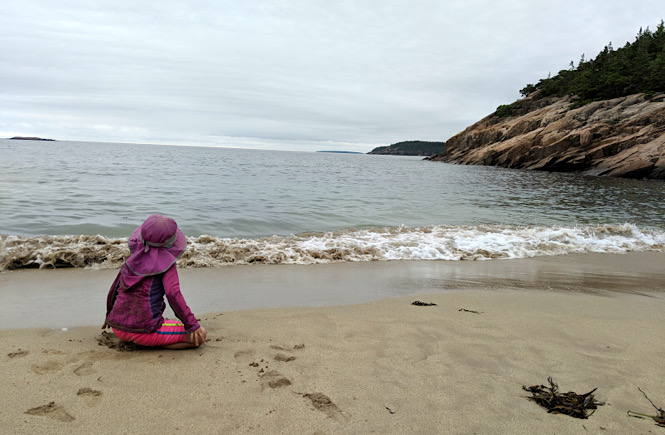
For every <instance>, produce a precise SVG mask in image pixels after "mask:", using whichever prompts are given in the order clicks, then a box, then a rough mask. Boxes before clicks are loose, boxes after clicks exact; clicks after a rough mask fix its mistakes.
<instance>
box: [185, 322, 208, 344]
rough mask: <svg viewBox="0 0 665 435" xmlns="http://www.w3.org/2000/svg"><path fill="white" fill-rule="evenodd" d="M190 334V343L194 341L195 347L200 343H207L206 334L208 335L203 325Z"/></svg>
mask: <svg viewBox="0 0 665 435" xmlns="http://www.w3.org/2000/svg"><path fill="white" fill-rule="evenodd" d="M189 334H190V336H189V340H188V341H190V343H192V344H193V345H194V347H199V346H200V345H202V344H203V343H205V342H206V336H207V335H208V333H207V331H206V329H205V328H204V327H203V326H201V327H200V328H199V329H197V330H196V331H194V332H190V333H189Z"/></svg>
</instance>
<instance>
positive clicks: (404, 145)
mask: <svg viewBox="0 0 665 435" xmlns="http://www.w3.org/2000/svg"><path fill="white" fill-rule="evenodd" d="M445 145H446V143H445V142H426V141H421V140H411V141H405V142H397V143H394V144H392V145H388V146H383V147H377V148H374V149H373V150H372V151H370V152H368V153H367V154H384V155H392V156H433V155H436V154H440V153H442V152H443V147H444V146H445Z"/></svg>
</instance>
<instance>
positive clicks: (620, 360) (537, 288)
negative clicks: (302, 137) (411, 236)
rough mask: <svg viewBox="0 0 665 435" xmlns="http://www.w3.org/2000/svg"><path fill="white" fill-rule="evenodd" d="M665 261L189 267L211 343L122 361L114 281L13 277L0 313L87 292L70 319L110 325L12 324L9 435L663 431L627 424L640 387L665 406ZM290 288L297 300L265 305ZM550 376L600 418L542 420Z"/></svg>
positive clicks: (652, 257)
mask: <svg viewBox="0 0 665 435" xmlns="http://www.w3.org/2000/svg"><path fill="white" fill-rule="evenodd" d="M663 260H665V254H663V253H635V254H627V255H609V254H606V255H598V256H596V255H582V256H577V257H575V256H565V257H551V258H545V259H532V260H510V261H491V262H467V263H466V264H462V263H464V262H460V263H458V264H448V265H446V264H443V263H446V262H414V263H417V264H414V263H411V264H404V263H392V264H391V263H381V264H379V263H369V264H340V265H329V266H330V267H311V266H305V267H301V268H299V269H298V268H297V267H293V268H283V267H280V266H277V267H253V266H249V267H247V268H230V269H226V270H225V269H223V268H222V269H186V270H183V271H182V273H181V275H182V276H181V279H182V283H183V289H184V290H183V293H184V294H185V297H186V298H187V300H188V302H189V304H190V306H192V308H193V309H194V311H195V312H196V313H197V314H198V315H199V318H200V319H201V322H202V324H203V325H205V326H206V328H207V329H208V331H209V334H208V342H207V343H206V344H205V345H204V346H202V347H200V348H198V349H196V350H191V351H167V350H145V349H135V348H130V349H125V348H124V347H122V346H120V347H114V346H116V345H119V344H120V343H119V342H117V341H115V340H114V336H113V335H112V334H111V335H102V331H101V330H100V329H99V327H100V325H101V323H102V321H103V310H104V301H103V296H102V300H96V298H97V295H98V294H103V295H105V290H106V289H107V288H108V285H109V284H110V281H109V279H108V278H109V276H110V277H112V276H113V275H114V273H115V272H114V271H108V270H107V271H86V270H72V271H19V272H12V273H5V274H2V275H1V277H2V284H0V296H1V297H2V298H3V299H2V301H3V306H4V307H5V308H3V309H2V310H3V311H2V313H3V316H5V314H7V315H9V311H15V310H16V309H17V308H19V307H18V305H17V304H19V301H18V299H19V298H18V297H17V296H16V294H17V292H18V290H17V287H20V288H22V289H24V290H25V291H37V290H35V288H38V291H40V292H44V293H46V292H48V291H49V290H53V291H54V292H55V294H59V293H57V292H59V291H62V292H66V291H67V290H64V289H65V288H67V287H75V288H80V286H81V285H82V283H86V282H87V283H88V285H87V286H88V287H89V288H91V290H90V291H91V292H92V293H93V294H94V295H95V296H94V297H90V298H89V297H86V298H84V301H83V302H81V301H77V302H72V306H73V307H74V308H73V309H75V310H76V309H79V308H81V309H86V310H88V311H93V312H95V313H94V316H96V317H98V318H99V322H98V324H97V325H94V326H91V325H93V323H92V322H90V323H85V324H86V325H88V326H73V327H67V328H65V329H64V330H63V327H61V326H60V324H59V323H58V322H59V320H57V316H53V317H51V316H50V311H49V310H47V311H44V312H42V314H41V316H40V317H42V318H43V319H45V320H44V321H45V322H46V323H45V324H48V323H49V322H50V323H51V325H50V326H49V327H46V326H40V327H34V325H33V326H30V324H29V319H30V317H33V316H34V314H33V313H32V312H29V311H24V316H23V319H24V320H25V319H28V320H25V321H27V322H28V323H22V324H21V325H20V326H19V328H21V329H15V327H16V324H12V325H8V324H7V323H5V324H3V329H2V330H0V336H1V337H2V338H1V340H0V343H1V344H0V346H1V348H0V367H2V377H1V378H0V387H1V388H2V391H3V392H4V394H3V395H2V397H1V398H0V400H1V401H2V404H1V405H2V406H0V420H1V421H2V422H3V423H4V424H3V429H2V430H1V431H2V432H4V433H157V432H166V431H169V432H188V433H215V434H226V433H310V434H314V433H319V434H323V433H330V434H332V433H453V434H455V433H460V434H471V433H478V434H489V433H510V434H522V433H523V434H531V433H553V434H567V433H604V434H607V433H612V434H624V433H661V432H663V430H665V429H663V428H660V427H657V426H655V425H654V422H653V421H652V420H650V419H637V418H633V417H630V416H628V415H627V411H629V410H630V411H636V412H642V413H647V414H654V413H655V410H654V409H653V407H652V406H651V404H650V403H649V402H648V401H647V400H646V398H645V397H644V396H643V395H642V393H640V391H639V390H638V387H639V388H641V389H642V390H643V391H644V392H645V393H647V395H648V396H649V398H650V399H652V400H653V401H654V402H655V403H656V404H657V405H659V406H661V407H663V406H665V376H664V375H665V369H663V360H664V359H665V340H664V338H665V333H664V332H663V331H665V315H664V314H663V313H664V312H665V292H663V290H664V288H663V287H662V283H663V282H664V281H663V272H662V270H661V269H662V265H663V264H664V263H663ZM428 263H429V264H428ZM435 263H436V264H435ZM447 263H450V262H447ZM390 270H392V272H389V271H390ZM61 272H63V273H61ZM391 274H392V275H391ZM335 277H336V278H335ZM317 280H318V282H319V284H318V286H317V285H316V282H317ZM224 282H225V283H227V284H221V283H224ZM354 282H355V283H356V285H357V286H359V288H364V287H368V286H369V287H373V288H376V290H375V291H373V292H368V294H364V295H361V296H358V298H360V299H363V298H364V299H365V301H362V300H358V299H354V298H350V297H348V296H345V298H347V301H348V302H347V303H351V304H353V305H345V304H343V303H344V301H343V300H342V301H340V300H337V299H331V300H329V301H324V303H322V304H320V305H328V306H297V305H315V304H312V303H310V302H308V300H307V299H306V298H305V299H304V301H303V296H302V295H307V294H311V293H314V294H315V295H316V294H317V293H316V292H320V291H321V289H323V291H324V292H327V291H330V289H335V288H339V289H340V292H341V293H342V294H346V293H345V292H348V293H350V294H356V293H358V290H357V289H356V288H355V287H354V288H352V289H348V288H347V287H348V286H349V285H351V283H354ZM224 285H228V286H232V287H234V288H236V289H244V288H247V289H248V292H249V294H250V295H252V294H254V293H256V296H251V297H250V298H249V299H250V302H249V304H250V306H251V304H252V303H254V302H253V301H254V299H256V300H257V301H259V300H260V296H261V295H260V292H261V291H262V290H261V289H264V286H271V288H272V289H273V290H274V293H273V296H269V295H264V297H265V298H266V299H267V300H268V301H269V303H267V304H266V305H265V306H261V305H258V306H255V308H254V309H242V308H240V309H239V308H237V307H238V306H242V304H240V305H234V303H231V304H230V308H228V309H218V308H217V306H216V305H213V304H212V303H211V302H209V300H213V299H215V297H214V296H210V295H211V294H213V295H217V299H220V298H221V299H222V302H221V306H222V307H223V305H224V304H223V298H222V297H221V296H220V293H219V291H217V290H216V287H219V286H222V287H223V286H224ZM312 286H314V287H312ZM293 287H299V288H296V289H294V288H293ZM188 288H190V289H192V291H188ZM342 288H345V290H344V291H342ZM31 289H32V290H31ZM194 289H196V290H194ZM407 290H409V291H407ZM263 291H265V289H264V290H263ZM280 291H281V292H283V293H284V294H289V293H290V292H295V293H297V294H298V295H301V296H293V298H294V299H293V300H296V301H298V300H299V301H301V302H300V303H293V302H292V301H291V300H290V299H289V302H288V304H290V305H291V307H280V308H268V307H267V306H270V305H271V304H275V305H279V298H277V299H275V297H274V295H279V294H280ZM400 292H401V293H402V294H401V295H400ZM295 293H294V294H295ZM63 294H66V293H63ZM287 299H288V298H287ZM315 299H316V298H315ZM342 299H344V298H342ZM415 300H420V301H424V302H428V303H435V304H436V305H433V306H414V305H412V304H411V303H412V302H413V301H415ZM93 302H94V304H95V305H94V306H92V305H91V304H93ZM243 303H247V301H245V302H243ZM284 303H286V302H284ZM206 306H207V307H208V308H210V309H208V310H206V309H205V307H206ZM5 317H6V316H5ZM35 321H36V319H35ZM10 328H11V329H10ZM550 376H551V377H552V378H553V380H554V381H555V382H557V383H558V384H559V387H560V389H561V391H562V392H567V391H571V390H572V391H575V392H577V393H580V394H582V393H586V392H588V391H590V390H592V389H594V388H597V390H596V392H595V396H596V398H597V400H599V401H602V402H605V405H604V406H600V407H599V408H598V409H597V410H596V412H595V413H594V414H593V415H591V416H590V417H589V418H588V419H585V420H583V419H575V418H572V417H570V416H567V415H560V414H559V415H555V414H548V413H547V412H546V410H545V409H544V408H541V407H540V406H538V405H537V404H536V403H534V402H533V401H530V400H527V397H528V396H529V395H530V394H529V393H527V392H525V391H523V390H522V386H530V385H535V384H545V383H546V382H547V378H548V377H550Z"/></svg>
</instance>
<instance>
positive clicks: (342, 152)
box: [317, 151, 362, 154]
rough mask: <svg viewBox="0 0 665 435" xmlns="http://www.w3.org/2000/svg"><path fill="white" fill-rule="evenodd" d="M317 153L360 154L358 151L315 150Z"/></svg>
mask: <svg viewBox="0 0 665 435" xmlns="http://www.w3.org/2000/svg"><path fill="white" fill-rule="evenodd" d="M317 153H335V154H362V153H360V152H358V151H317Z"/></svg>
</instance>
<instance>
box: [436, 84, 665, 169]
mask: <svg viewBox="0 0 665 435" xmlns="http://www.w3.org/2000/svg"><path fill="white" fill-rule="evenodd" d="M664 99H665V94H659V95H654V96H653V97H652V98H651V99H650V100H648V99H646V98H645V97H644V96H643V95H641V94H638V95H631V96H628V97H622V98H616V99H613V100H605V101H596V102H593V103H589V104H586V105H584V106H581V107H578V108H571V106H573V107H574V105H573V104H572V101H571V100H570V98H569V97H564V98H556V99H547V98H545V99H534V98H533V97H527V98H524V99H523V100H519V101H517V102H515V103H513V104H511V105H509V106H503V109H504V110H503V111H500V112H499V111H498V112H497V113H501V114H504V115H506V114H507V115H508V116H504V117H499V116H498V115H497V114H496V113H495V114H492V115H490V116H487V117H485V118H484V119H482V120H480V121H478V122H477V123H475V124H474V125H472V126H470V127H468V128H467V129H466V130H464V131H463V132H461V133H458V134H457V135H455V136H453V137H452V138H450V139H448V140H447V141H446V147H445V150H444V152H443V153H441V154H438V155H436V156H433V157H429V158H427V160H435V161H444V162H451V163H460V164H476V165H492V166H503V167H507V168H519V169H535V170H545V171H576V172H583V173H586V174H593V175H607V176H617V177H629V178H654V179H665V102H664ZM506 112H507V113H506Z"/></svg>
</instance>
